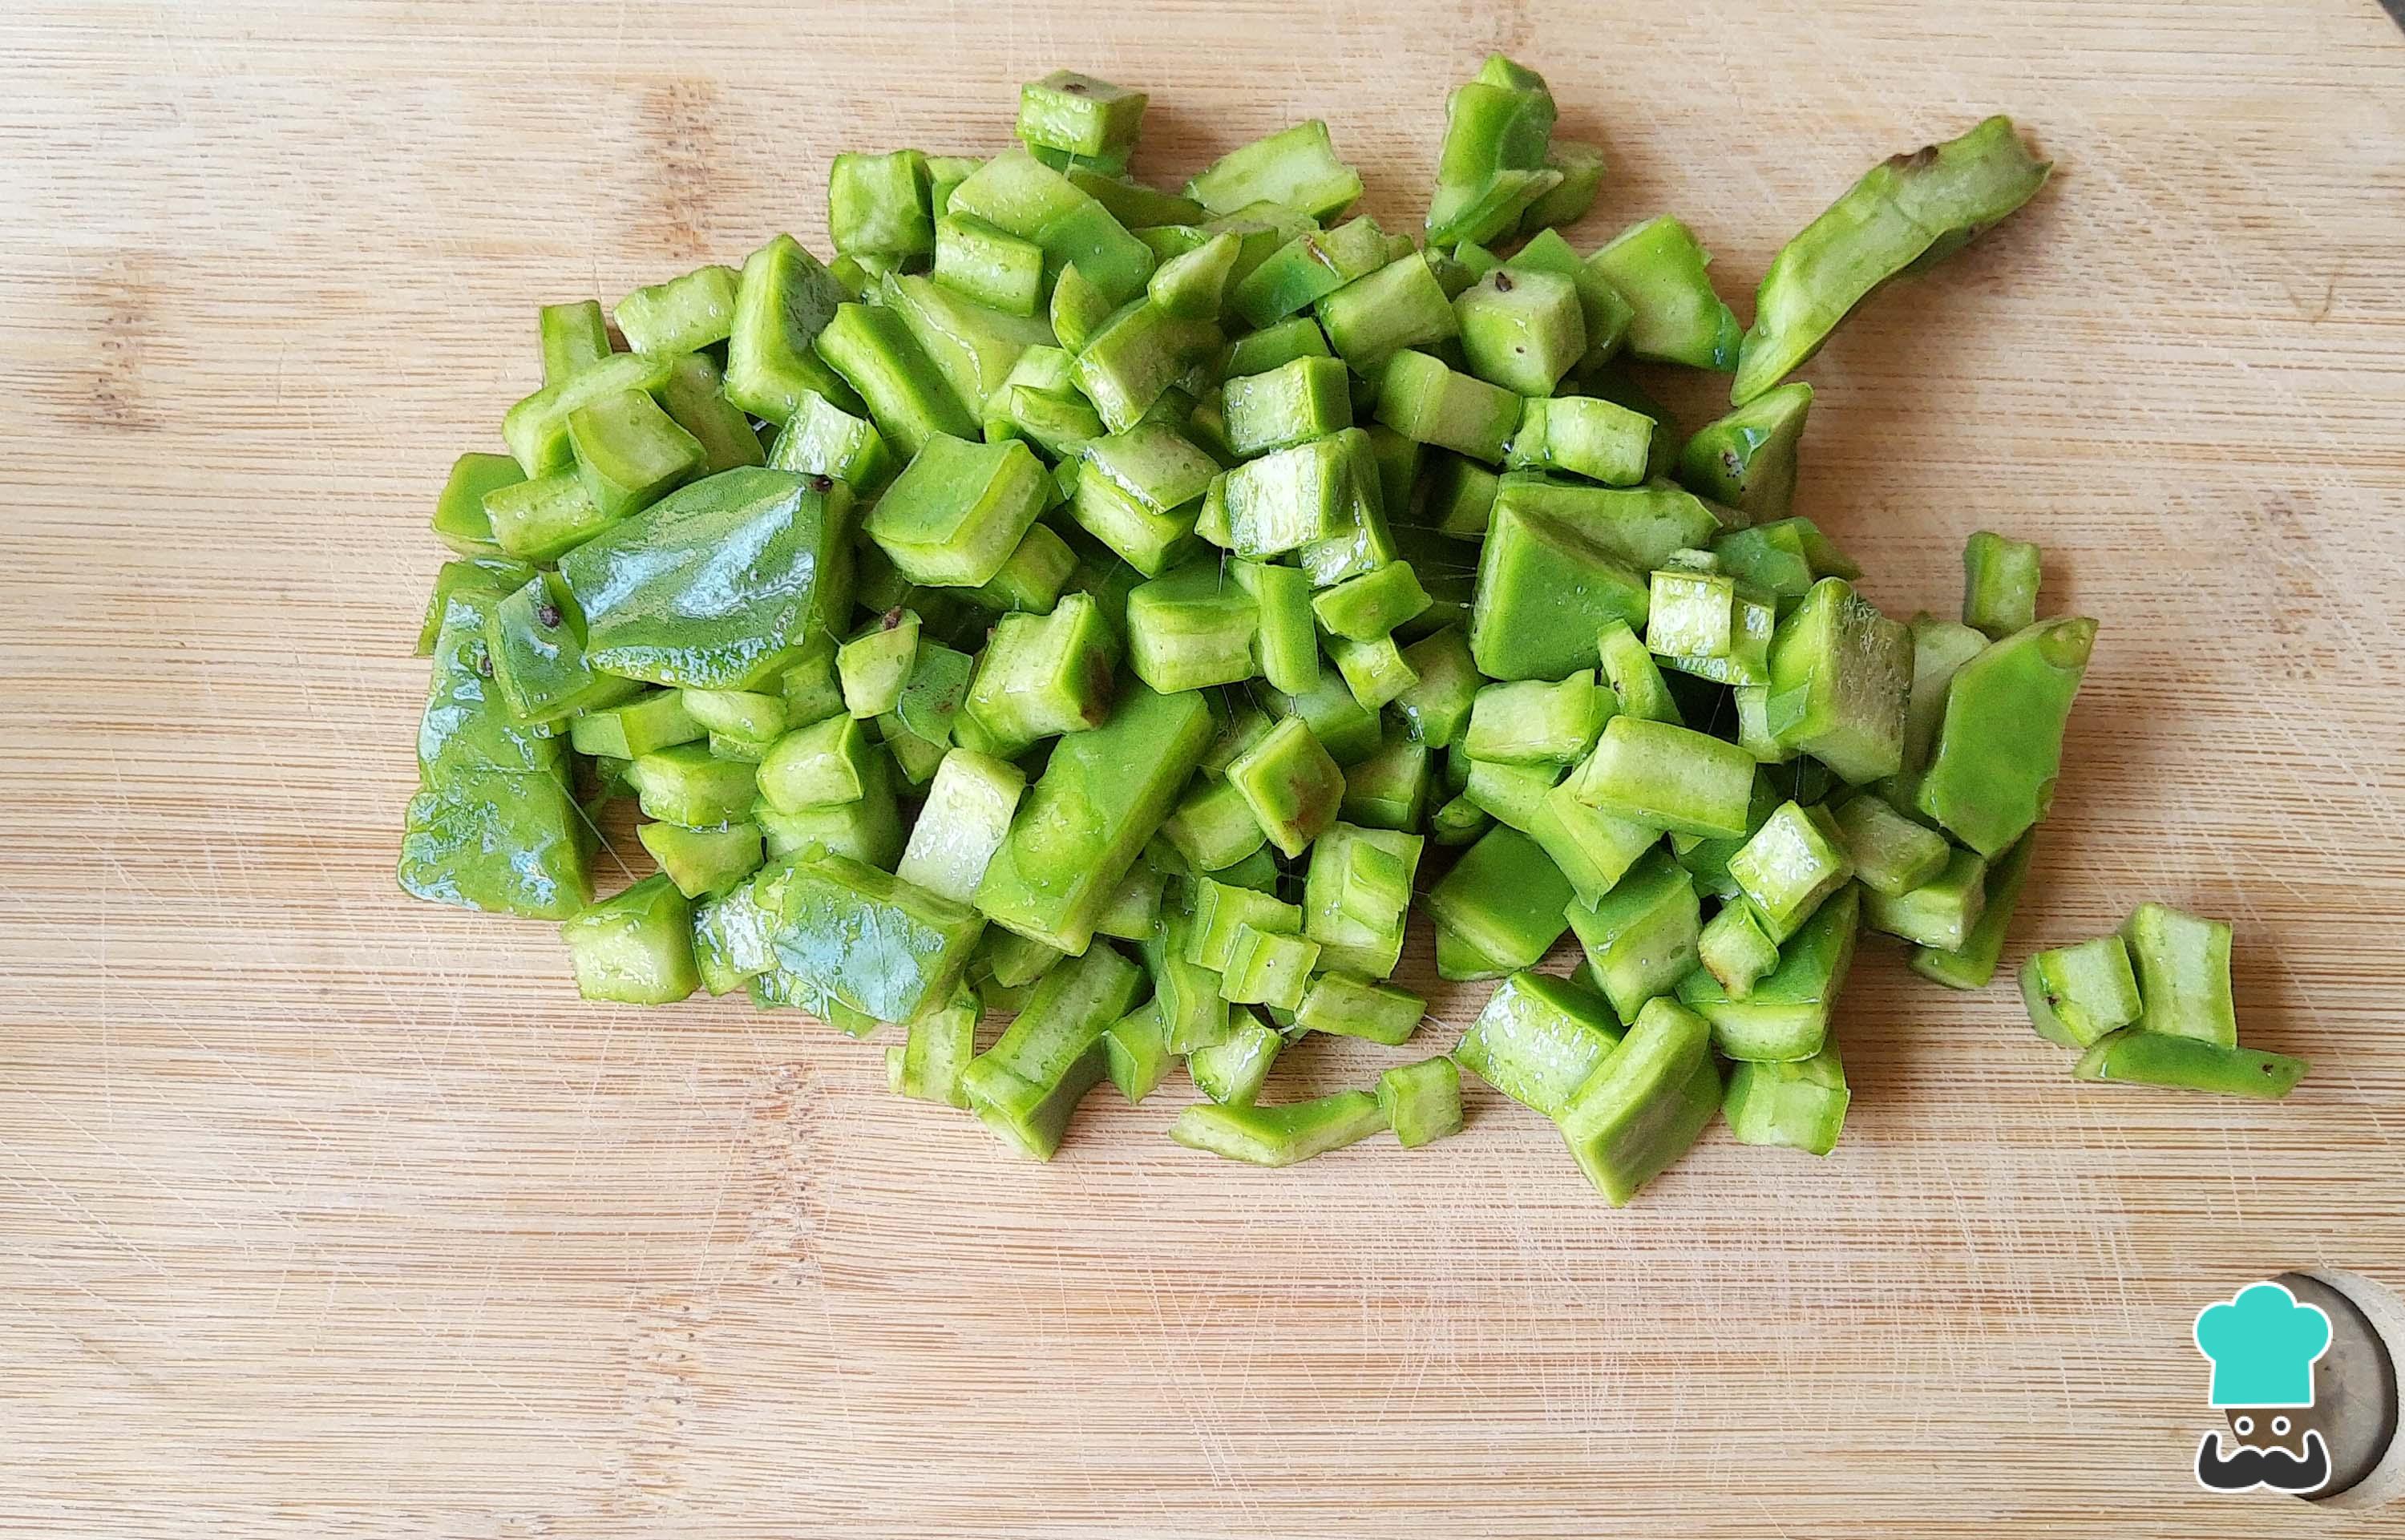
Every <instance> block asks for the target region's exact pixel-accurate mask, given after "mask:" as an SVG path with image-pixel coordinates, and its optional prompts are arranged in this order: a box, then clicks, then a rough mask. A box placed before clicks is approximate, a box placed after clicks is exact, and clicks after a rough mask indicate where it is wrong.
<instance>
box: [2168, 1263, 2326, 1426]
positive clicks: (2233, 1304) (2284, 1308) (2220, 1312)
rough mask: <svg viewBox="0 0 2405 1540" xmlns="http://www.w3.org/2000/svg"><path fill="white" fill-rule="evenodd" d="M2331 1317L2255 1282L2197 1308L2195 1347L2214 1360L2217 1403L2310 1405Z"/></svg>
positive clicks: (2275, 1286) (2280, 1290)
mask: <svg viewBox="0 0 2405 1540" xmlns="http://www.w3.org/2000/svg"><path fill="white" fill-rule="evenodd" d="M2329 1342H2330V1322H2329V1317H2328V1315H2326V1314H2324V1313H2323V1311H2322V1308H2321V1307H2320V1306H2318V1305H2303V1304H2300V1303H2299V1302H2298V1300H2297V1296H2296V1295H2294V1294H2292V1293H2288V1291H2287V1290H2286V1289H2285V1287H2283V1286H2281V1285H2280V1284H2277V1283H2257V1284H2253V1285H2250V1286H2249V1287H2247V1288H2244V1289H2241V1290H2240V1291H2239V1292H2238V1294H2237V1297H2235V1298H2233V1299H2225V1300H2222V1301H2220V1302H2218V1303H2216V1304H2213V1305H2208V1306H2206V1307H2204V1308H2203V1309H2202V1310H2201V1311H2199V1312H2197V1318H2196V1346H2197V1350H2198V1351H2200V1352H2201V1353H2203V1354H2204V1356H2205V1357H2206V1358H2208V1359H2211V1360H2212V1361H2213V1405H2214V1406H2312V1405H2313V1404H2314V1360H2315V1359H2318V1358H2320V1357H2321V1356H2322V1354H2323V1353H2324V1352H2325V1351H2327V1350H2328V1348H2329Z"/></svg>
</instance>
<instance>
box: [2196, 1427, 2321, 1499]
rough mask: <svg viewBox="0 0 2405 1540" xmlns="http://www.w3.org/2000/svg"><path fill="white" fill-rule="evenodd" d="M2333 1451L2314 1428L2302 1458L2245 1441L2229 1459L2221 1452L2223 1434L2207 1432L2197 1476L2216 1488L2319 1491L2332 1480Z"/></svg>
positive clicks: (2200, 1446) (2198, 1457)
mask: <svg viewBox="0 0 2405 1540" xmlns="http://www.w3.org/2000/svg"><path fill="white" fill-rule="evenodd" d="M2329 1474H2330V1472H2329V1450H2328V1448H2326V1447H2324V1445H2323V1443H2322V1435H2321V1434H2319V1433H2317V1432H2314V1431H2313V1430H2311V1429H2308V1430H2307V1431H2306V1433H2305V1457H2304V1458H2303V1459H2301V1460H2300V1459H2298V1458H2297V1457H2296V1456H2294V1455H2292V1454H2290V1453H2288V1451H2287V1450H2285V1449H2257V1448H2248V1447H2247V1446H2245V1445H2243V1444H2242V1445H2240V1446H2239V1447H2238V1452H2237V1453H2236V1454H2233V1455H2230V1456H2229V1457H2228V1458H2227V1459H2224V1458H2223V1457H2222V1453H2221V1434H2218V1433H2209V1434H2205V1435H2204V1436H2203V1437H2202V1438H2201V1439H2199V1440H2197V1445H2196V1478H2197V1479H2198V1480H2199V1481H2201V1482H2203V1483H2204V1484H2205V1485H2206V1486H2208V1487H2211V1488H2212V1489H2214V1490H2215V1491H2246V1490H2247V1489H2248V1488H2249V1487H2270V1488H2271V1490H2272V1491H2286V1492H2299V1493H2303V1492H2309V1491H2319V1490H2320V1489H2321V1487H2322V1486H2323V1485H2324V1484H2325V1483H2327V1482H2328V1480H2329Z"/></svg>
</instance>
